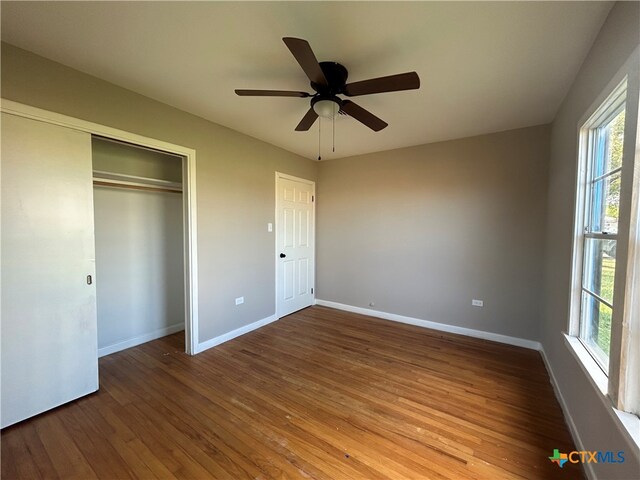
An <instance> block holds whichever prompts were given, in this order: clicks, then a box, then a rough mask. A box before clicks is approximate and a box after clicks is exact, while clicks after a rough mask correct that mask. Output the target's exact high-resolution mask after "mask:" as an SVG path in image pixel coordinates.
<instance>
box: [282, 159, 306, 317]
mask: <svg viewBox="0 0 640 480" xmlns="http://www.w3.org/2000/svg"><path fill="white" fill-rule="evenodd" d="M281 178H282V179H286V180H293V181H294V182H301V183H306V184H307V185H311V186H312V187H313V193H312V195H313V201H312V202H311V212H312V215H313V220H312V222H311V223H312V225H313V253H312V255H311V261H312V262H313V294H312V295H313V297H312V298H313V301H312V304H313V303H315V300H316V202H315V197H316V182H314V181H313V180H308V179H306V178H300V177H294V176H293V175H289V174H287V173H281V172H276V190H275V193H276V201H275V217H274V218H275V221H274V228H275V232H276V236H275V251H274V256H273V257H274V262H275V265H276V281H275V284H274V285H275V299H276V303H275V310H276V314H275V315H276V318H280V314H279V312H278V270H279V268H280V265H281V263H280V262H279V261H278V260H279V257H278V254H279V253H280V251H279V250H278V240H279V232H280V230H279V228H278V208H279V207H280V205H279V202H278V183H279V181H280V179H281Z"/></svg>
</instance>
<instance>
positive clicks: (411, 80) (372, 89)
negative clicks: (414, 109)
mask: <svg viewBox="0 0 640 480" xmlns="http://www.w3.org/2000/svg"><path fill="white" fill-rule="evenodd" d="M416 88H420V77H418V74H417V73H416V72H407V73H399V74H397V75H389V76H388V77H379V78H371V79H369V80H362V81H361V82H353V83H348V84H347V85H345V87H344V94H345V95H347V96H348V97H356V96H358V95H370V94H372V93H384V92H399V91H402V90H414V89H416Z"/></svg>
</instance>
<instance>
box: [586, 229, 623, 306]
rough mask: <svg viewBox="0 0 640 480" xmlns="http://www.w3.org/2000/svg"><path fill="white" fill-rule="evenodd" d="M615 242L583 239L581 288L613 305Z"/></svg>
mask: <svg viewBox="0 0 640 480" xmlns="http://www.w3.org/2000/svg"><path fill="white" fill-rule="evenodd" d="M617 243H618V242H616V241H615V240H602V239H600V238H585V241H584V270H583V275H582V286H583V287H584V288H586V289H587V290H590V291H592V292H593V293H595V294H596V295H598V296H599V297H601V298H603V299H605V300H606V301H607V302H609V303H611V304H613V280H614V277H615V273H616V244H617Z"/></svg>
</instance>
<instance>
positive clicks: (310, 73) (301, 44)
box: [282, 37, 329, 87]
mask: <svg viewBox="0 0 640 480" xmlns="http://www.w3.org/2000/svg"><path fill="white" fill-rule="evenodd" d="M282 41H283V42H284V43H285V45H286V46H287V48H289V50H290V51H291V53H292V54H293V56H294V57H295V59H296V61H297V62H298V63H299V64H300V67H302V70H303V71H304V73H305V74H306V75H307V77H309V80H311V83H312V84H316V85H320V86H322V87H327V86H328V85H329V82H328V81H327V78H326V77H325V76H324V72H323V71H322V68H321V67H320V63H318V59H317V58H316V56H315V54H314V53H313V50H311V45H309V42H307V41H306V40H303V39H301V38H293V37H284V38H283V39H282Z"/></svg>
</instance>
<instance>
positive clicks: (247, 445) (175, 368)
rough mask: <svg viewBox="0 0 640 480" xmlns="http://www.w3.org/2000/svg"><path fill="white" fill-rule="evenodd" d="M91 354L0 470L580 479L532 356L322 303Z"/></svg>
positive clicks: (10, 435) (11, 445) (38, 474)
mask: <svg viewBox="0 0 640 480" xmlns="http://www.w3.org/2000/svg"><path fill="white" fill-rule="evenodd" d="M183 345H184V338H183V336H182V334H181V333H180V334H175V335H171V336H169V337H165V338H163V339H160V340H156V341H153V342H150V343H147V344H144V345H141V346H139V347H135V348H131V349H129V350H125V351H123V352H119V353H116V354H113V355H110V356H107V357H103V358H102V359H100V391H99V392H97V393H95V394H93V395H90V396H87V397H84V398H82V399H80V400H77V401H75V402H72V403H70V404H68V405H65V406H63V407H60V408H57V409H55V410H53V411H51V412H48V413H45V414H42V415H39V416H37V417H35V418H33V419H30V420H27V421H25V422H22V423H20V424H18V425H15V426H12V427H9V428H7V429H5V430H3V431H2V437H1V439H2V457H1V464H2V470H1V473H2V478H3V479H7V480H8V479H22V478H24V479H34V478H63V479H74V478H76V479H90V478H104V479H127V478H144V479H146V478H184V479H208V478H218V479H245V478H247V479H248V478H253V479H269V478H279V479H280V478H306V479H308V478H313V479H329V478H333V479H358V478H367V479H394V480H395V479H402V478H410V479H456V480H459V479H491V480H496V479H511V478H524V479H545V480H547V479H554V478H558V479H565V480H566V479H568V478H571V479H576V478H584V477H583V472H582V470H581V467H580V466H579V465H570V464H566V465H565V467H564V468H563V469H560V468H558V466H557V465H555V464H553V463H551V462H550V461H549V459H548V457H549V456H550V455H552V452H553V449H554V448H558V449H559V450H560V451H561V452H568V451H571V450H574V449H575V448H574V445H573V442H572V440H571V437H570V435H569V433H568V431H567V428H566V426H565V423H564V419H563V417H562V414H561V410H560V407H559V405H558V403H557V401H556V399H555V397H554V395H553V391H552V388H551V385H550V383H549V378H548V376H547V373H546V371H545V368H544V365H543V363H542V360H541V358H540V355H539V354H538V352H535V351H531V350H526V349H521V348H516V347H511V346H506V345H501V344H497V343H492V342H486V341H483V340H477V339H471V338H467V337H461V336H456V335H452V334H446V333H441V332H436V331H433V330H425V329H422V328H418V327H413V326H409V325H402V324H398V323H393V322H387V321H383V320H378V319H373V318H370V317H365V316H362V315H355V314H351V313H345V312H340V311H337V310H332V309H329V308H324V307H311V308H308V309H306V310H302V311H300V312H298V313H295V314H293V315H290V316H288V317H285V318H283V319H281V320H279V321H278V322H275V323H272V324H270V325H268V326H266V327H263V328H261V329H260V330H257V331H254V332H251V333H249V334H246V335H244V336H242V337H239V338H237V339H235V340H232V341H230V342H228V343H225V344H223V345H220V346H218V347H215V348H213V349H211V350H208V351H206V352H204V353H202V354H200V355H197V356H195V357H189V356H187V355H185V354H184V353H183Z"/></svg>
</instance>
